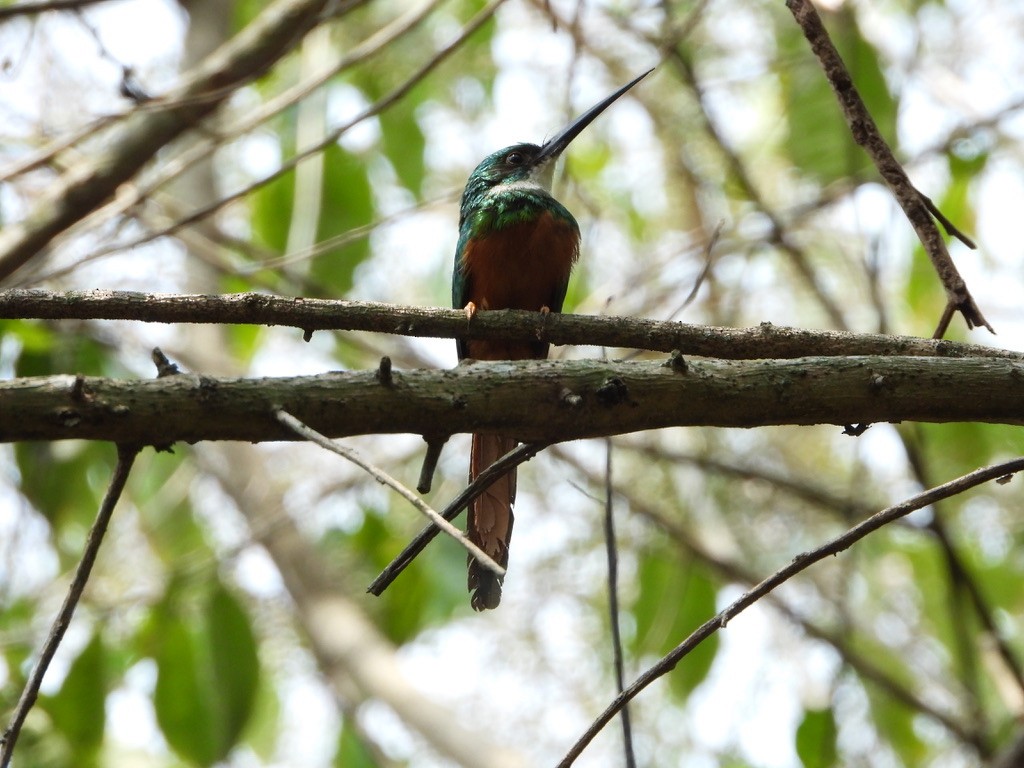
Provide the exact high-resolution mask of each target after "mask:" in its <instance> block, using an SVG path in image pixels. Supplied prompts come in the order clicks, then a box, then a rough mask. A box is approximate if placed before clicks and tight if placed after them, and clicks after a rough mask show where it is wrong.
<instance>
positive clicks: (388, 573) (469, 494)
mask: <svg viewBox="0 0 1024 768" xmlns="http://www.w3.org/2000/svg"><path fill="white" fill-rule="evenodd" d="M545 448H547V443H524V444H523V445H520V446H518V447H517V448H513V449H512V450H511V451H509V452H508V453H506V454H505V455H504V456H502V457H501V458H500V459H498V460H497V461H496V462H494V463H493V464H491V466H489V467H488V468H487V469H485V470H484V471H483V472H481V473H480V474H479V475H477V476H476V479H475V480H474V481H473V482H472V483H470V484H469V485H467V486H466V487H465V488H464V489H463V490H462V492H461V493H460V494H459V495H458V496H456V497H455V498H454V499H452V501H451V503H449V504H448V506H447V507H445V508H444V510H443V511H442V512H441V517H443V518H444V519H445V520H453V519H455V517H457V516H458V514H459V513H460V512H462V510H464V509H465V508H466V507H467V506H468V505H469V503H470V502H472V501H473V499H475V498H476V497H477V496H479V495H480V494H482V493H483V492H484V491H485V490H487V488H489V487H490V485H491V483H493V482H494V481H495V480H497V479H498V478H499V477H502V476H503V475H506V474H508V473H509V471H511V470H512V469H514V468H515V467H518V466H519V465H520V464H523V463H525V462H527V461H529V460H530V459H532V458H533V457H534V456H536V455H537V454H538V453H540V452H541V451H543V450H544V449H545ZM435 536H437V528H436V527H434V526H432V525H431V526H428V527H427V528H424V529H423V530H422V531H420V532H419V534H417V536H416V538H415V539H413V540H412V541H411V542H410V543H409V545H408V546H407V547H406V548H405V549H403V550H402V551H401V552H400V553H399V555H398V557H396V558H395V559H394V560H392V561H391V562H390V563H389V564H388V565H387V567H386V568H385V569H384V570H383V571H381V572H380V574H379V575H378V576H377V578H375V579H374V580H373V581H372V582H370V586H368V587H367V588H366V591H367V592H369V593H370V594H371V595H377V596H378V597H379V596H380V595H382V594H384V590H385V589H387V588H388V586H390V584H391V582H393V581H394V580H395V579H396V578H398V575H399V574H400V573H401V572H402V571H404V570H405V569H406V568H407V567H408V566H409V564H410V563H411V562H412V561H413V560H414V559H416V556H417V555H418V554H419V553H420V552H422V551H423V550H424V548H425V547H426V546H427V544H429V543H430V542H431V541H432V540H433V539H434V537H435Z"/></svg>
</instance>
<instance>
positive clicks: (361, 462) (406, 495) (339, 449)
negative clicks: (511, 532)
mask: <svg viewBox="0 0 1024 768" xmlns="http://www.w3.org/2000/svg"><path fill="white" fill-rule="evenodd" d="M274 417H275V418H276V419H277V420H278V421H279V422H281V423H282V424H284V425H285V426H286V427H288V429H290V430H292V431H293V432H295V434H297V435H301V436H302V437H304V438H305V439H306V440H309V441H310V442H311V443H316V444H317V445H319V446H320V447H321V448H324V449H326V450H328V451H331V452H333V453H336V454H338V455H339V456H341V457H342V458H344V459H348V460H349V461H351V462H352V463H353V464H355V465H356V466H357V467H359V468H360V469H362V470H364V471H365V472H366V473H367V474H369V475H370V477H372V478H373V479H374V480H376V481H377V482H378V483H381V484H382V485H386V486H388V487H389V488H391V489H392V490H394V491H396V492H397V493H398V495H399V496H401V497H402V498H403V499H405V500H406V501H408V502H409V503H410V504H412V505H413V506H414V507H416V509H417V510H418V511H419V512H421V513H422V514H423V515H424V516H425V517H427V518H428V519H429V520H430V521H431V522H432V523H433V524H434V525H435V526H436V528H435V530H437V529H440V530H441V531H443V532H444V533H446V534H448V535H449V536H451V537H452V538H453V539H455V541H457V542H458V543H459V545H460V546H461V547H462V548H463V549H465V550H466V551H467V552H469V554H470V555H472V556H473V557H474V558H476V560H477V561H478V562H479V563H480V564H481V565H483V566H484V567H485V568H487V569H488V570H489V571H493V572H494V573H496V574H497V575H498V576H504V575H505V569H504V568H502V567H501V566H500V565H498V564H497V563H496V562H494V560H493V559H492V558H491V557H490V556H489V555H488V554H487V553H486V552H484V551H483V550H482V549H480V547H478V546H477V545H476V544H474V543H473V542H472V541H470V540H469V537H468V536H466V534H465V533H463V532H462V531H460V530H459V529H458V528H456V527H455V526H454V525H452V524H451V523H449V522H448V521H447V520H446V519H445V518H444V517H442V516H441V515H440V514H438V513H437V511H436V510H434V509H433V508H432V507H431V506H430V505H429V504H427V503H426V502H425V501H423V499H421V498H420V497H419V496H417V495H416V494H415V493H413V492H412V491H410V490H409V489H408V488H406V487H405V486H404V485H402V484H401V483H400V482H398V481H397V480H395V478H393V477H392V476H391V475H389V474H388V473H387V472H385V471H384V470H383V469H381V468H380V467H378V466H376V465H374V464H371V463H370V462H368V461H366V459H364V458H362V457H361V456H360V455H359V454H358V453H356V452H355V451H353V450H352V449H351V448H346V447H345V446H343V445H338V444H337V443H335V442H334V441H333V440H329V439H327V438H326V437H324V436H323V435H321V434H320V433H319V432H317V431H316V430H315V429H312V428H310V427H308V426H306V425H305V424H303V423H302V422H301V421H299V420H298V419H296V418H295V417H294V416H292V415H291V414H290V413H288V412H287V411H283V410H277V411H275V413H274ZM0 768H2V766H0Z"/></svg>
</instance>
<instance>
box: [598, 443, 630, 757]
mask: <svg viewBox="0 0 1024 768" xmlns="http://www.w3.org/2000/svg"><path fill="white" fill-rule="evenodd" d="M604 449H605V464H604V544H605V552H606V553H607V556H608V622H609V624H610V626H611V628H612V656H613V662H614V665H615V690H616V693H618V694H619V695H620V696H621V695H622V692H623V691H624V690H625V688H626V679H625V678H626V673H625V664H624V663H623V659H622V631H621V629H620V628H619V553H618V546H617V544H616V541H615V500H614V499H615V494H614V491H613V487H612V441H611V439H610V438H605V441H604ZM622 744H623V749H624V750H625V757H626V768H636V755H635V754H634V751H633V727H632V725H631V724H630V720H629V707H628V706H627V705H625V704H624V705H623V706H622Z"/></svg>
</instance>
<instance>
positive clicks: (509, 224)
mask: <svg viewBox="0 0 1024 768" xmlns="http://www.w3.org/2000/svg"><path fill="white" fill-rule="evenodd" d="M652 71H653V70H648V71H647V72H645V73H644V74H642V75H640V76H639V77H637V78H635V79H634V80H632V81H631V82H629V83H627V84H626V85H624V86H623V87H621V88H619V90H617V91H615V93H613V94H611V95H610V96H608V97H607V98H605V99H603V100H602V101H600V102H598V103H597V104H595V105H594V106H593V107H591V108H590V109H588V110H587V111H586V112H584V113H583V114H582V115H580V116H579V117H577V118H576V119H575V120H573V121H572V122H571V123H569V125H568V126H566V127H565V128H563V129H562V130H561V131H559V132H558V133H557V134H556V135H555V136H554V137H553V138H551V139H549V140H547V141H545V142H544V143H543V144H540V145H538V144H529V143H521V144H513V145H512V146H508V147H505V148H504V149H501V150H498V151H497V152H494V153H492V154H490V155H488V156H487V157H485V158H484V159H483V160H482V161H481V162H480V164H479V165H478V166H477V167H476V170H474V171H473V173H471V174H470V176H469V180H468V181H467V182H466V187H465V190H464V191H463V193H462V198H461V202H460V205H459V240H458V245H457V246H456V252H455V268H454V271H453V274H452V306H453V307H455V308H456V309H462V310H464V311H465V313H466V317H467V320H468V321H472V319H473V317H474V315H475V314H476V313H477V312H480V311H488V310H499V309H521V310H529V311H534V312H541V313H544V314H547V313H550V312H561V310H562V303H563V301H564V300H565V292H566V289H567V288H568V285H569V273H570V272H571V271H572V268H573V265H574V264H575V263H576V260H577V259H578V258H579V252H580V228H579V225H578V224H577V223H576V219H574V218H573V215H572V214H571V213H570V212H569V210H568V209H567V208H566V207H565V206H564V205H562V203H560V202H559V201H558V200H557V199H556V198H555V197H554V196H553V195H552V194H551V182H552V178H553V176H554V170H555V164H556V161H557V160H558V158H559V156H560V155H561V154H562V152H563V151H564V150H565V148H566V147H568V146H569V144H570V143H571V142H572V140H573V139H575V138H576V137H577V136H578V135H579V134H580V133H581V132H582V131H583V129H584V128H586V127H587V126H588V125H590V123H591V122H593V120H594V119H595V118H596V117H597V116H598V115H600V114H601V113H602V112H603V111H604V110H605V109H607V108H608V107H609V106H611V104H612V103H613V102H615V101H616V100H617V99H618V98H619V97H620V96H622V95H623V94H624V93H626V92H627V91H628V90H629V89H631V88H632V87H633V86H634V85H636V84H637V83H639V82H640V81H641V80H643V79H644V78H645V77H646V76H647V75H649V74H650V73H651V72H652ZM456 344H457V349H458V355H459V360H460V361H462V360H467V359H470V360H529V359H538V358H539V359H543V358H546V357H547V355H548V344H547V343H546V342H543V341H502V340H473V339H469V340H467V339H457V341H456ZM516 443H517V441H516V439H515V438H514V437H511V436H508V435H501V434H492V433H489V432H483V433H474V434H473V438H472V447H471V451H470V462H469V479H470V482H472V481H473V479H474V478H476V476H477V475H479V474H480V473H481V472H483V471H484V470H485V469H487V467H488V466H490V465H491V464H492V463H494V462H495V461H496V460H498V459H499V458H501V456H503V455H504V454H506V453H507V452H508V451H510V450H512V449H513V448H515V447H516ZM515 497H516V470H515V469H512V470H511V471H510V472H508V473H507V474H506V475H504V476H503V477H500V478H498V479H496V480H495V481H494V482H493V483H492V484H491V485H490V486H489V487H488V488H487V489H486V490H485V491H484V492H483V493H482V494H481V495H480V496H479V497H478V498H476V499H475V500H474V501H473V502H472V503H471V504H470V506H469V513H468V521H467V534H468V536H469V539H470V541H472V542H473V543H474V544H476V545H477V546H478V547H480V548H481V549H482V550H483V551H484V552H485V553H487V555H489V556H490V557H491V558H492V559H493V560H495V561H496V562H497V563H498V564H499V565H501V566H502V567H505V566H507V565H508V548H509V543H510V541H511V539H512V523H513V516H512V504H513V502H514V501H515ZM501 586H502V579H501V578H499V577H498V576H497V574H495V573H494V572H493V571H491V570H489V569H487V568H485V567H483V566H482V565H481V564H480V563H479V562H477V560H476V559H475V558H474V557H473V556H472V555H470V556H469V575H468V587H469V592H470V595H471V597H470V604H471V605H472V607H473V608H474V609H475V610H477V611H483V610H488V609H492V608H496V607H497V606H498V604H499V602H500V601H501Z"/></svg>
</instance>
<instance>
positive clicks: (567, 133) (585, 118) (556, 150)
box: [535, 69, 654, 165]
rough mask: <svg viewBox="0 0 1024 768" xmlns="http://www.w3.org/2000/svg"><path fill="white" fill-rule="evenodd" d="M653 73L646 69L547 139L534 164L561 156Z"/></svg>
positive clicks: (651, 70)
mask: <svg viewBox="0 0 1024 768" xmlns="http://www.w3.org/2000/svg"><path fill="white" fill-rule="evenodd" d="M653 71H654V69H648V70H647V71H646V72H644V73H643V74H642V75H640V77H638V78H636V79H635V80H633V81H631V82H629V83H627V84H626V85H624V86H622V87H621V88H619V90H617V91H616V92H615V93H613V94H612V95H611V96H609V97H608V98H607V99H605V100H604V101H601V102H599V103H597V104H595V105H594V106H592V107H591V108H590V109H588V110H587V111H586V112H584V113H583V114H582V115H580V116H579V117H577V118H576V119H575V120H573V121H572V122H571V123H569V125H568V126H566V127H565V128H563V129H562V130H561V131H559V132H558V135H557V136H555V137H554V138H553V139H548V140H547V141H546V142H544V146H542V147H541V148H540V154H539V155H537V159H536V160H535V162H536V163H537V164H538V165H539V164H540V163H543V162H545V161H546V160H551V159H553V158H556V157H558V156H559V155H560V154H562V151H563V150H564V149H565V148H566V147H568V146H569V143H570V142H571V141H572V140H573V139H575V138H576V137H577V136H579V135H580V133H582V132H583V129H584V128H586V127H587V126H588V125H590V124H591V123H592V122H594V118H596V117H597V116H598V115H600V114H601V113H602V112H604V111H605V110H606V109H608V107H610V106H611V105H612V103H613V102H614V101H615V100H616V99H618V98H619V97H620V96H621V95H622V94H624V93H625V92H626V91H628V90H629V89H630V88H632V87H633V86H634V85H636V84H637V83H639V82H640V81H641V80H643V79H644V78H645V77H647V76H648V75H649V74H651V72H653Z"/></svg>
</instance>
